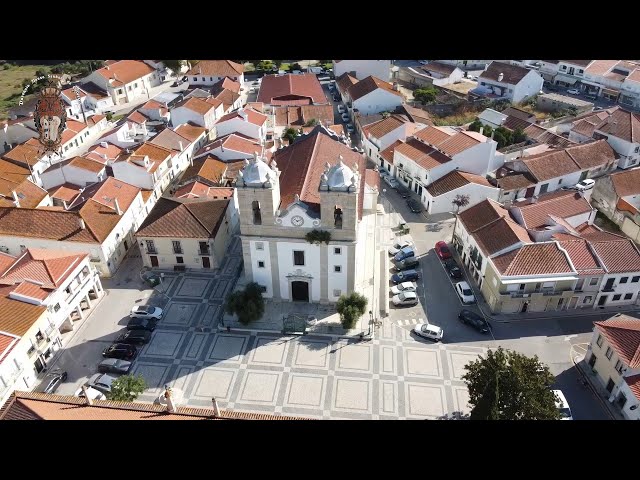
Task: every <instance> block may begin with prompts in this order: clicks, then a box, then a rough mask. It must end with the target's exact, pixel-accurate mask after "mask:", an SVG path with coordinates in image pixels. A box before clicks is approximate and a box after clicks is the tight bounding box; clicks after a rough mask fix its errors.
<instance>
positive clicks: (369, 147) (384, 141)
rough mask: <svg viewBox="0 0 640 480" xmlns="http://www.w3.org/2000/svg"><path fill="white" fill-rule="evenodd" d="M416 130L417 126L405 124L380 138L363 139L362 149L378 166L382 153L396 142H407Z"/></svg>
mask: <svg viewBox="0 0 640 480" xmlns="http://www.w3.org/2000/svg"><path fill="white" fill-rule="evenodd" d="M415 130H416V128H415V124H413V123H404V124H402V125H400V126H399V127H398V128H396V129H395V130H392V131H390V132H389V133H387V134H386V135H383V136H382V137H380V138H375V137H369V136H367V137H362V143H363V145H362V148H363V149H364V152H365V154H366V155H367V156H368V157H369V158H370V159H371V160H373V161H374V162H375V163H376V165H379V164H380V152H381V151H382V150H384V149H385V148H387V147H388V146H389V145H391V144H392V143H393V142H395V141H396V140H406V139H407V137H408V136H409V135H411V134H413V132H414V131H415Z"/></svg>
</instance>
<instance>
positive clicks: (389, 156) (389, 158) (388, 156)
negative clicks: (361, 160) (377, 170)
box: [380, 140, 404, 165]
mask: <svg viewBox="0 0 640 480" xmlns="http://www.w3.org/2000/svg"><path fill="white" fill-rule="evenodd" d="M403 143H404V142H403V141H402V140H396V141H395V142H393V143H392V144H391V145H389V146H388V147H387V148H385V149H384V150H382V151H381V152H380V156H381V157H382V158H384V159H385V161H386V162H388V163H390V164H391V165H393V154H394V152H395V151H396V148H398V147H399V146H400V145H402V144H403Z"/></svg>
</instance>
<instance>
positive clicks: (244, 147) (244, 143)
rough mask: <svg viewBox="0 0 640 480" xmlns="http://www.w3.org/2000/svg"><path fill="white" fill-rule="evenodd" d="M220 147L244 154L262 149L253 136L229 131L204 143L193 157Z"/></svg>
mask: <svg viewBox="0 0 640 480" xmlns="http://www.w3.org/2000/svg"><path fill="white" fill-rule="evenodd" d="M220 147H222V148H224V149H227V150H233V151H235V152H240V153H242V154H244V155H253V154H254V153H255V152H260V151H261V149H262V147H261V145H260V144H259V143H258V142H257V141H256V139H255V138H250V137H247V136H246V135H242V134H240V133H231V134H229V135H225V136H224V137H219V138H217V139H216V140H215V141H213V142H212V143H210V144H208V145H205V146H204V147H202V148H201V149H200V150H198V152H196V154H195V155H194V157H199V156H201V155H204V154H206V153H208V152H209V151H212V150H216V149H218V148H220Z"/></svg>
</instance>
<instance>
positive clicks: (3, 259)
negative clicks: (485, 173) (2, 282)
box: [0, 252, 17, 276]
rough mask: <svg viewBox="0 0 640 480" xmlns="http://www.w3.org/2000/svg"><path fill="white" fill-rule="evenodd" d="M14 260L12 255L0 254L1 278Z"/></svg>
mask: <svg viewBox="0 0 640 480" xmlns="http://www.w3.org/2000/svg"><path fill="white" fill-rule="evenodd" d="M16 259H17V258H16V257H14V256H13V255H9V254H8V253H4V252H0V276H2V275H3V274H4V272H6V270H7V269H8V268H9V267H10V266H11V265H13V263H14V262H15V261H16Z"/></svg>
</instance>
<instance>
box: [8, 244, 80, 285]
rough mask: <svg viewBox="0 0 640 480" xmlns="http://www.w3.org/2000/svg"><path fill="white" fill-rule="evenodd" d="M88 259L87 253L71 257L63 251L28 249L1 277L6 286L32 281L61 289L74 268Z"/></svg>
mask: <svg viewBox="0 0 640 480" xmlns="http://www.w3.org/2000/svg"><path fill="white" fill-rule="evenodd" d="M86 257H87V254H86V253H82V254H75V255H69V253H68V252H65V251H63V250H45V249H40V248H28V249H27V250H26V251H25V252H24V253H23V254H22V256H20V257H19V258H18V259H17V260H16V261H15V262H14V263H13V265H12V266H11V267H9V268H8V269H6V270H5V272H4V273H3V274H2V276H1V277H0V283H2V284H4V285H13V284H20V283H22V282H24V281H27V280H32V281H35V282H38V283H40V284H41V286H42V288H46V289H54V288H56V287H59V286H60V285H61V284H62V283H63V282H64V281H65V280H66V279H67V278H68V276H69V275H70V274H71V271H72V270H73V268H75V267H76V266H78V265H79V264H80V262H81V261H82V260H83V259H84V258H86Z"/></svg>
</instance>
